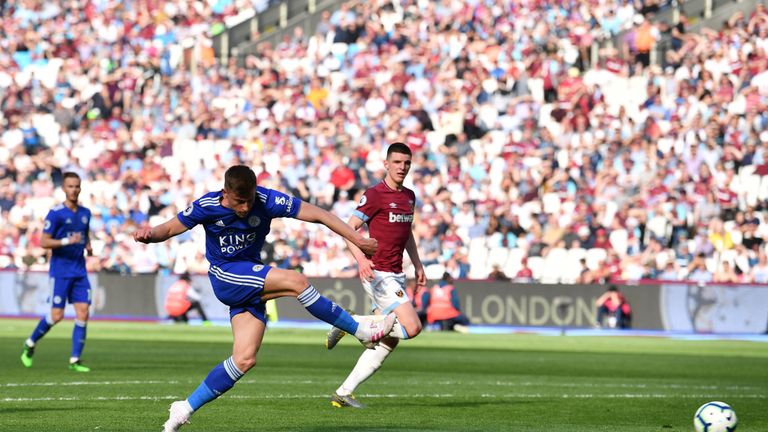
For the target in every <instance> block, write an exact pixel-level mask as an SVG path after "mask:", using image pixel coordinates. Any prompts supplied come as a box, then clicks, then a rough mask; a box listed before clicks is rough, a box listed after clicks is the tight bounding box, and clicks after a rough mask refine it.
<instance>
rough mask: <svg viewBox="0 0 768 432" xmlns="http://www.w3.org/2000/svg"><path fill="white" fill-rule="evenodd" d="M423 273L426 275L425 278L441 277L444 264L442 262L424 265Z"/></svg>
mask: <svg viewBox="0 0 768 432" xmlns="http://www.w3.org/2000/svg"><path fill="white" fill-rule="evenodd" d="M424 273H426V275H427V280H438V279H440V278H441V277H443V273H445V266H444V265H442V264H430V265H428V266H426V267H424Z"/></svg>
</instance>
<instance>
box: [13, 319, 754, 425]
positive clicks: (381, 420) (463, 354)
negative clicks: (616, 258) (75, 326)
mask: <svg viewBox="0 0 768 432" xmlns="http://www.w3.org/2000/svg"><path fill="white" fill-rule="evenodd" d="M34 324H35V322H34V321H32V320H0V431H78V432H81V431H159V430H161V425H162V423H163V422H164V421H165V419H166V415H167V409H168V405H169V404H170V402H172V401H173V400H177V399H182V398H184V397H186V396H187V395H188V394H189V392H191V391H192V390H193V389H194V388H195V387H197V385H198V384H199V383H200V381H201V380H202V379H203V377H205V375H206V374H207V373H208V371H209V370H210V368H211V367H212V366H214V365H215V364H216V363H217V362H221V361H222V360H224V359H225V358H227V357H228V356H229V355H230V349H231V348H230V342H231V336H230V331H229V329H228V328H226V327H215V326H214V327H194V326H183V325H175V326H172V325H155V324H135V323H108V322H92V323H90V324H89V328H88V344H87V346H86V351H85V355H84V357H83V359H84V363H85V364H87V365H89V366H90V367H92V368H93V371H92V372H91V373H88V374H78V373H75V372H70V371H69V370H67V367H66V363H67V359H68V357H69V349H70V334H71V330H72V322H71V321H65V322H62V323H61V324H59V325H58V326H56V327H55V328H54V329H53V330H52V331H51V333H49V334H48V335H47V336H46V338H45V339H43V340H42V341H41V342H40V343H39V344H38V348H37V352H36V354H35V365H34V366H33V367H32V368H31V369H26V368H24V367H23V366H22V365H21V362H20V361H19V355H20V353H21V345H22V342H23V340H24V338H26V337H27V336H28V334H29V333H30V332H31V331H32V329H33V327H34ZM324 336H325V333H324V332H322V331H319V330H288V329H270V330H269V331H268V332H267V335H266V337H265V340H264V345H263V346H262V349H261V352H260V354H259V358H258V360H257V366H256V368H255V369H253V370H252V371H251V372H250V373H248V374H247V375H246V376H245V377H244V378H243V379H242V380H241V381H240V382H239V383H238V384H237V385H236V386H235V388H234V389H232V390H231V391H230V392H228V393H227V394H225V395H224V396H222V397H221V398H219V399H218V400H216V401H215V402H213V403H211V404H208V405H207V406H205V407H203V408H202V409H201V410H200V411H199V412H197V413H196V414H195V415H194V416H193V417H192V424H190V425H188V426H186V427H184V428H182V431H185V432H186V431H189V432H194V431H227V432H229V431H312V432H319V431H420V432H424V431H547V432H555V431H563V432H566V431H567V432H579V431H585V432H586V431H590V432H592V431H611V432H615V431H622V432H633V431H692V430H693V425H692V417H693V414H694V412H695V410H696V408H697V407H698V406H699V405H701V404H703V403H705V402H708V401H712V400H721V401H725V402H728V403H730V404H731V405H732V406H733V407H734V409H735V410H736V413H737V414H738V416H739V428H738V430H739V431H740V432H746V431H765V430H766V428H767V427H768V426H767V425H768V410H766V402H768V344H767V343H761V342H741V341H685V340H672V339H665V338H645V337H586V336H540V335H475V334H470V335H462V334H453V333H424V334H423V335H421V336H419V338H417V339H415V340H412V341H407V342H404V343H402V345H401V347H400V348H399V349H398V351H397V352H396V353H395V354H394V355H392V356H391V357H390V358H389V359H388V360H387V362H386V364H385V366H384V367H383V368H382V369H381V370H380V371H379V373H378V374H377V375H375V376H374V377H373V378H371V380H369V381H368V382H366V383H365V384H363V385H362V386H361V387H360V388H359V389H358V392H357V395H358V399H359V400H360V401H362V402H364V403H366V404H368V408H367V409H365V410H350V409H336V408H332V407H331V406H330V404H329V402H328V396H329V395H330V393H332V392H333V391H334V390H335V389H336V387H337V386H338V385H339V383H340V382H341V380H342V379H343V378H344V377H345V376H346V374H347V372H348V371H349V370H350V368H351V367H352V366H353V364H354V363H355V361H356V360H357V356H358V355H359V353H360V352H361V350H362V347H361V346H360V345H358V344H357V343H356V342H355V341H354V340H352V338H349V337H347V338H345V340H343V341H342V342H341V343H340V344H339V346H338V347H337V348H336V349H335V350H333V351H330V352H329V351H327V350H326V349H325V347H324V346H323V342H324Z"/></svg>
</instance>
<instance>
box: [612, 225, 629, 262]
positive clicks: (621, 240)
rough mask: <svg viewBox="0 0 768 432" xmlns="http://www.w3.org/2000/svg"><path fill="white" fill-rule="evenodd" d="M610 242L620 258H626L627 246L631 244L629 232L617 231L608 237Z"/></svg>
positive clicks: (620, 229) (621, 229)
mask: <svg viewBox="0 0 768 432" xmlns="http://www.w3.org/2000/svg"><path fill="white" fill-rule="evenodd" d="M608 241H610V242H611V246H613V250H615V251H616V252H618V253H619V256H622V257H623V256H624V255H626V253H627V244H628V242H629V235H628V233H627V230H625V229H623V228H619V229H615V230H613V231H611V233H610V234H609V235H608Z"/></svg>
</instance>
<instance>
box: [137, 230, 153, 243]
mask: <svg viewBox="0 0 768 432" xmlns="http://www.w3.org/2000/svg"><path fill="white" fill-rule="evenodd" d="M133 240H134V241H137V242H139V243H150V242H151V241H152V228H140V229H137V230H136V231H135V232H134V233H133Z"/></svg>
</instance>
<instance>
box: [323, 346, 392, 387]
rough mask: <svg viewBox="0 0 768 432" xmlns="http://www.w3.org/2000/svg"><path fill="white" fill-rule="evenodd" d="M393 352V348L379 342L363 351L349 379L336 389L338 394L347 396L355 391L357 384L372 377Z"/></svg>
mask: <svg viewBox="0 0 768 432" xmlns="http://www.w3.org/2000/svg"><path fill="white" fill-rule="evenodd" d="M391 352H392V348H390V347H388V346H386V345H384V344H378V345H376V347H375V348H374V349H367V350H365V351H363V354H362V355H360V358H359V359H358V360H357V364H356V365H355V367H354V369H352V372H350V373H349V376H348V377H347V379H345V380H344V382H343V383H341V387H339V388H338V390H336V394H338V395H339V396H347V395H349V394H351V393H352V392H354V391H355V389H356V388H357V386H359V385H360V384H362V383H363V381H365V380H367V379H368V378H370V377H371V375H373V374H374V373H375V372H376V371H377V370H378V369H379V368H380V367H381V364H382V363H383V362H384V360H385V359H386V358H387V356H388V355H389V354H390V353H391Z"/></svg>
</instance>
